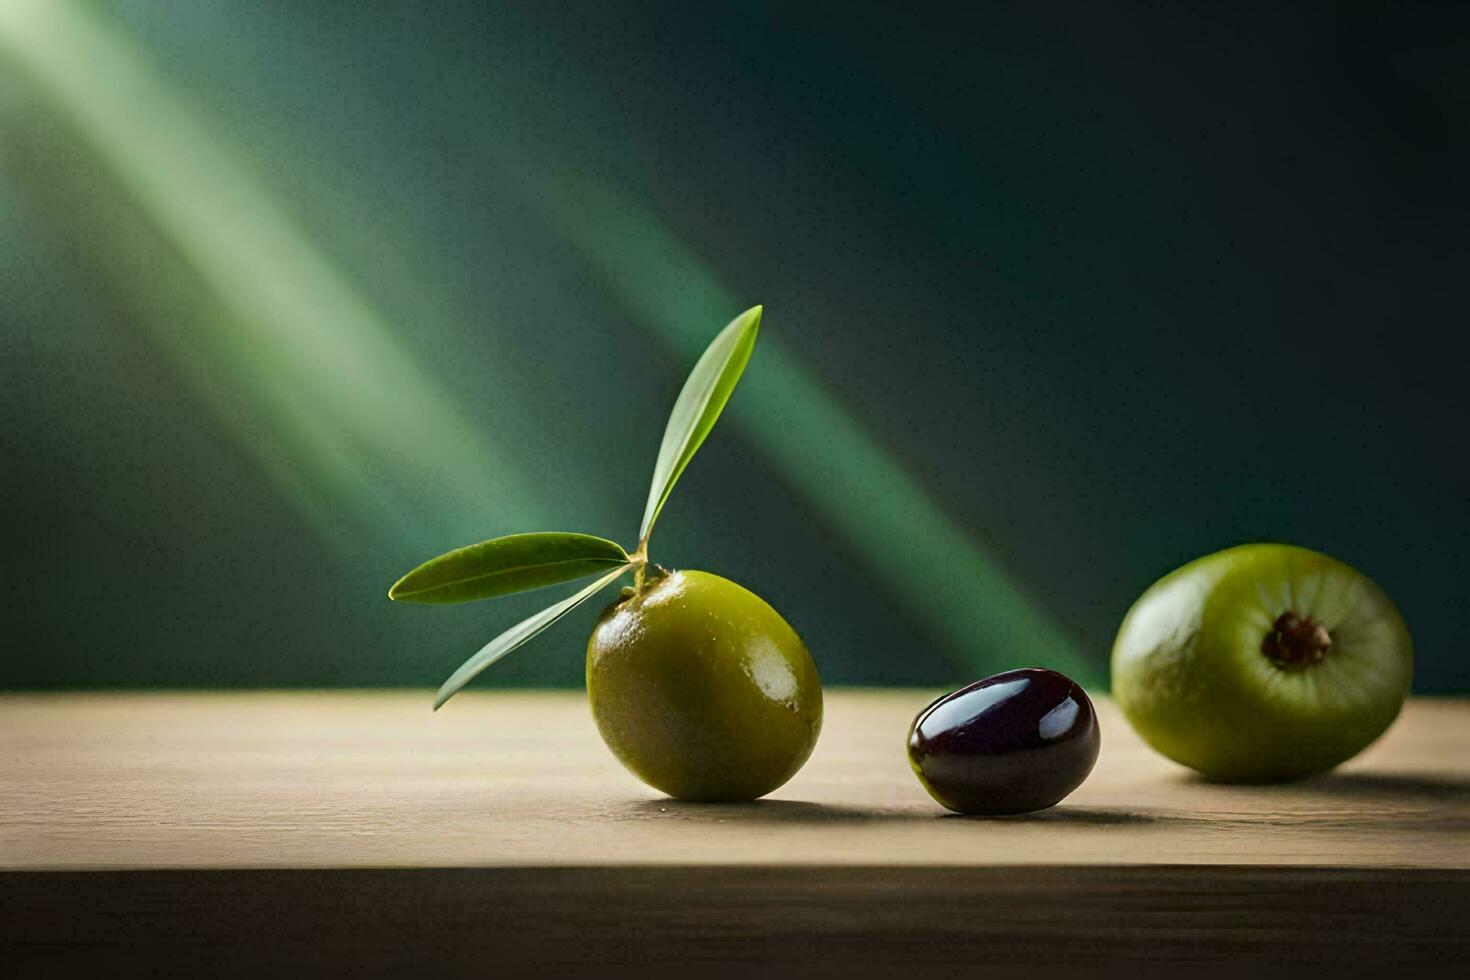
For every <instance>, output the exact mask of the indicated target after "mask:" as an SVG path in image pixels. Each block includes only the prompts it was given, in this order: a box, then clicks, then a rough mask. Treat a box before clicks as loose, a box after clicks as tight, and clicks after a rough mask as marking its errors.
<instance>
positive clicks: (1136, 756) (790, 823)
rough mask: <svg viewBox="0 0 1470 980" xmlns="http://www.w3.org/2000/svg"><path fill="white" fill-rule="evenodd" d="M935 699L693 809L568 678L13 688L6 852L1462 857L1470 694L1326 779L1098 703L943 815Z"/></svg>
mask: <svg viewBox="0 0 1470 980" xmlns="http://www.w3.org/2000/svg"><path fill="white" fill-rule="evenodd" d="M928 696H929V692H918V691H916V692H835V693H833V694H830V695H829V697H828V708H827V720H826V726H825V731H824V732H823V735H822V738H821V741H820V743H819V745H818V747H817V750H816V753H815V754H814V755H813V757H812V760H811V761H810V762H809V763H808V764H807V766H806V768H805V769H804V770H803V771H802V772H801V773H799V774H798V775H797V777H796V778H795V779H793V780H792V781H791V782H790V783H788V784H787V785H786V786H785V787H783V788H782V789H781V790H779V791H778V792H777V793H775V794H774V795H773V796H772V797H771V798H769V799H767V800H765V801H762V802H759V803H756V804H745V805H709V804H681V803H677V802H675V801H672V800H669V799H666V798H662V797H660V796H659V795H658V794H657V793H655V792H653V791H652V790H649V789H647V788H646V787H644V786H643V785H642V784H640V783H638V782H637V781H636V780H634V779H633V778H632V777H631V776H629V775H628V774H627V773H625V772H624V771H623V770H622V768H621V767H620V766H619V765H618V764H617V763H616V762H615V761H614V760H613V759H612V757H611V756H610V755H609V754H608V753H607V751H606V749H604V748H603V746H602V743H601V741H600V740H599V739H598V736H597V733H596V731H595V729H594V728H593V726H592V723H591V720H590V718H589V717H588V714H587V711H586V707H585V704H584V703H583V700H582V697H581V696H580V695H575V694H568V693H529V694H485V693H474V694H468V695H466V696H465V697H464V698H461V699H459V700H456V701H455V702H454V703H452V704H451V705H449V706H448V707H447V708H445V709H444V710H443V711H441V712H439V713H438V714H433V713H431V712H430V711H429V707H428V705H429V701H428V698H427V697H426V696H425V695H424V694H423V693H418V692H412V693H367V692H362V693H331V694H326V693H285V694H282V693H269V694H219V695H211V694H156V695H155V694H148V695H67V696H41V695H36V696H8V697H5V698H0V867H8V868H26V869H57V868H68V869H84V868H189V867H198V868H220V867H232V868H337V867H456V866H518V865H519V866H533V867H540V866H546V865H558V864H559V865H569V864H570V865H607V864H637V865H644V864H666V865H667V864H674V865H678V864H763V865H771V864H814V863H815V864H861V865H874V864H893V865H942V864H960V865H975V866H990V865H997V864H1109V865H1117V864H1136V863H1143V864H1199V863H1205V864H1210V863H1224V864H1270V865H1291V864H1300V865H1319V866H1324V867H1385V866H1399V867H1424V868H1447V867H1448V868H1466V867H1470V847H1467V846H1466V845H1467V841H1470V837H1467V834H1470V704H1467V703H1466V702H1464V701H1427V700H1420V701H1415V702H1413V703H1412V704H1411V705H1410V706H1409V707H1408V708H1407V709H1406V710H1405V712H1404V715H1403V716H1402V717H1401V718H1400V719H1399V721H1398V723H1397V724H1396V725H1395V726H1394V727H1393V729H1392V730H1391V731H1390V732H1389V733H1388V735H1386V736H1385V737H1384V738H1383V739H1382V740H1381V741H1380V742H1379V743H1378V744H1377V745H1375V746H1373V747H1372V748H1370V749H1369V750H1368V751H1367V752H1366V753H1364V754H1363V755H1362V756H1360V757H1359V758H1358V759H1355V760H1353V761H1352V762H1351V763H1349V764H1348V765H1346V766H1344V767H1342V769H1340V770H1339V771H1338V772H1336V773H1333V774H1331V775H1327V776H1323V777H1319V778H1317V779H1315V780H1311V781H1309V782H1306V783H1301V784H1296V785H1288V786H1268V787H1244V786H1220V785H1211V784H1209V783H1206V782H1203V781H1201V780H1199V779H1198V778H1197V777H1195V776H1193V775H1192V774H1190V773H1189V772H1188V771H1187V770H1185V769H1182V768H1181V767H1178V766H1176V765H1174V764H1172V763H1170V762H1168V761H1166V760H1164V759H1162V758H1160V757H1159V756H1158V755H1156V754H1155V753H1153V752H1152V751H1150V750H1149V749H1147V747H1145V746H1144V745H1143V744H1142V743H1141V742H1140V741H1139V740H1138V739H1137V737H1136V736H1134V735H1133V733H1132V732H1131V731H1130V730H1129V728H1128V726H1127V725H1126V724H1125V723H1124V722H1123V721H1122V719H1121V718H1120V717H1119V716H1118V714H1117V712H1116V710H1115V709H1114V708H1113V707H1112V706H1111V705H1110V704H1108V703H1107V702H1106V701H1101V702H1099V705H1098V710H1099V713H1100V718H1101V725H1102V730H1103V750H1102V755H1101V758H1100V759H1099V761H1098V765H1097V769H1096V770H1095V771H1094V773H1093V775H1092V777H1091V778H1090V779H1089V780H1088V781H1087V782H1086V783H1085V784H1084V785H1083V786H1082V787H1081V788H1080V789H1079V790H1078V791H1077V792H1076V793H1074V794H1073V795H1072V796H1071V797H1069V798H1068V799H1067V800H1066V801H1065V802H1064V803H1063V804H1062V805H1061V806H1058V807H1056V808H1055V809H1053V810H1050V811H1046V812H1043V813H1039V814H1034V815H1031V816H1026V817H1016V818H1006V819H993V818H991V819H983V818H964V817H955V816H950V815H948V814H947V813H946V811H944V810H942V809H940V808H939V807H938V806H937V805H935V804H934V803H933V801H931V800H930V799H929V797H928V796H927V795H925V793H924V791H923V790H922V789H921V788H920V787H919V785H918V783H917V782H916V781H915V780H914V778H913V775H912V774H911V773H910V771H909V768H908V763H907V760H906V758H905V755H904V750H903V741H904V735H905V732H906V730H907V726H908V723H909V721H910V719H911V717H912V715H913V714H914V712H915V711H917V710H918V708H920V707H922V706H923V705H924V704H925V703H927V699H928Z"/></svg>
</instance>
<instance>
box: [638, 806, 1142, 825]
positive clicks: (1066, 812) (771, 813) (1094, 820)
mask: <svg viewBox="0 0 1470 980" xmlns="http://www.w3.org/2000/svg"><path fill="white" fill-rule="evenodd" d="M627 813H628V816H630V817H632V818H634V819H674V820H697V821H703V822H714V823H722V822H730V823H762V824H788V825H795V824H863V823H873V824H876V823H903V822H914V821H924V820H934V819H952V820H974V821H985V820H997V821H1004V822H1006V823H1024V822H1035V823H1038V824H1056V825H1066V826H1089V825H1090V826H1109V825H1116V824H1138V823H1159V822H1163V821H1167V820H1169V819H1171V818H1170V817H1166V816H1158V815H1150V814H1143V813H1132V812H1129V811H1126V810H1109V809H1104V808H1101V807H1079V806H1067V805H1066V804H1063V805H1061V806H1056V807H1052V808H1051V809H1049V810H1041V811H1038V812H1037V813H1023V814H1018V815H1014V816H1004V817H980V816H967V815H965V814H961V813H949V812H948V811H945V810H941V809H940V808H939V807H937V806H936V807H934V808H933V809H932V810H929V809H924V810H908V809H903V810H899V809H892V810H883V809H867V808H863V807H851V806H834V805H830V804H826V803H813V802H810V801H806V800H755V801H752V802H750V803H687V802H683V801H680V800H637V801H633V802H630V803H629V804H628V805H627Z"/></svg>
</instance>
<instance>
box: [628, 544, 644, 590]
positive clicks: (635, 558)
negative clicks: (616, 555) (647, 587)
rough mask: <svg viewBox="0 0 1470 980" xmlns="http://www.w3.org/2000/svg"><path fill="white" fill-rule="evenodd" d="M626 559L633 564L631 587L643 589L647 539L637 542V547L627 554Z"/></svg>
mask: <svg viewBox="0 0 1470 980" xmlns="http://www.w3.org/2000/svg"><path fill="white" fill-rule="evenodd" d="M628 561H629V562H631V563H632V564H633V588H634V589H635V590H636V591H638V592H642V591H643V573H644V572H646V571H647V570H648V539H647V538H644V539H643V540H642V541H639V542H638V547H637V549H636V550H635V551H634V552H633V553H632V554H631V555H629V556H628Z"/></svg>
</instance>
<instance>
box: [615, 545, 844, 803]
mask: <svg viewBox="0 0 1470 980" xmlns="http://www.w3.org/2000/svg"><path fill="white" fill-rule="evenodd" d="M587 695H588V699H589V701H590V702H591V706H592V717H593V719H594V720H595V721H596V722H597V729H598V731H599V732H600V733H601V734H602V739H603V741H604V742H606V743H607V747H608V748H609V749H611V750H612V753H613V755H615V756H617V757H618V760H619V761H620V762H622V764H623V765H624V766H626V767H627V768H628V769H629V771H631V772H632V773H633V775H635V776H637V777H638V778H639V779H641V780H643V781H644V782H645V783H647V784H648V785H650V786H652V787H653V788H654V789H657V790H660V791H662V792H664V793H667V794H668V795H669V796H672V797H675V798H676V799H681V800H699V801H711V802H712V801H738V800H753V799H756V798H758V797H761V796H764V795H766V794H767V793H769V792H771V791H772V790H774V789H776V788H777V787H778V786H780V785H781V784H782V783H784V782H786V781H787V780H788V779H790V778H791V777H792V776H794V775H795V774H796V771H797V770H798V769H800V768H801V766H802V764H803V763H805V762H806V760H807V757H808V756H810V755H811V752H812V748H813V747H814V746H815V745H816V742H817V735H818V734H819V733H820V732H821V730H822V682H821V680H820V678H819V677H818V676H817V667H816V664H814V663H813V662H812V658H811V655H810V654H809V653H808V652H807V649H806V645H805V644H803V643H802V641H801V637H799V636H797V635H796V631H795V630H793V629H792V628H791V626H790V625H788V624H787V622H786V620H784V619H782V618H781V616H780V614H779V613H777V612H776V610H774V609H772V608H771V607H770V606H769V605H767V604H766V603H765V601H764V600H762V599H761V598H760V597H759V596H757V595H756V594H755V593H753V592H750V591H748V590H746V589H743V588H741V587H740V586H739V585H736V584H735V583H734V582H731V581H729V580H728V579H724V578H721V577H719V576H718V575H711V574H709V573H708V572H695V571H683V572H670V573H667V574H665V575H664V576H663V577H662V578H658V579H656V580H654V581H652V582H650V583H649V584H646V585H645V586H644V588H643V590H642V591H641V592H638V593H636V594H634V595H632V596H631V597H628V598H625V599H622V600H620V601H618V602H615V603H613V604H612V605H611V606H609V607H608V608H607V610H606V611H605V612H604V613H603V614H602V617H601V618H600V619H599V620H598V622H597V626H596V627H595V628H594V629H593V631H592V636H591V637H590V638H589V639H588V641H587Z"/></svg>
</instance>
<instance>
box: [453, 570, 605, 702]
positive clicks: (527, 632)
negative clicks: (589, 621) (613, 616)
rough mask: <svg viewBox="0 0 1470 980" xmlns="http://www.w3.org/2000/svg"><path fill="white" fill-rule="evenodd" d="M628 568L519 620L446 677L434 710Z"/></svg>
mask: <svg viewBox="0 0 1470 980" xmlns="http://www.w3.org/2000/svg"><path fill="white" fill-rule="evenodd" d="M631 567H632V565H622V566H620V567H619V568H616V569H614V570H613V571H611V572H609V573H608V574H606V575H604V576H603V577H602V578H600V579H598V580H597V581H596V582H593V583H592V584H591V585H589V586H587V587H586V588H585V589H583V590H582V591H581V592H578V593H577V594H576V595H573V596H570V597H568V598H566V599H563V600H562V601H561V602H558V603H557V604H556V605H554V606H551V607H550V608H547V609H543V610H541V611H540V612H538V613H537V614H536V615H534V616H532V617H530V618H529V619H524V620H522V621H521V622H519V623H517V624H516V625H514V626H512V627H511V628H510V629H508V630H506V631H505V632H504V633H501V634H500V635H499V636H497V637H496V638H495V639H493V640H491V641H490V642H489V643H487V644H485V645H484V646H483V647H481V648H480V652H479V653H477V654H475V655H474V656H473V657H471V658H470V659H468V660H466V661H465V662H464V663H463V664H462V665H461V666H460V668H459V670H456V671H455V672H454V673H453V674H451V675H450V676H449V680H447V681H445V682H444V686H442V687H440V688H439V693H438V694H437V695H435V697H434V710H435V711H438V710H439V708H440V707H441V706H442V705H443V704H444V702H445V701H448V700H449V699H450V698H452V697H454V696H455V695H456V694H458V693H459V691H460V689H461V688H462V687H464V686H465V685H466V684H468V683H469V682H470V681H472V680H474V678H475V676H476V675H477V674H479V673H480V671H482V670H484V669H485V668H486V667H489V666H490V665H491V664H493V663H495V661H497V660H499V659H500V658H501V657H503V656H505V655H506V654H507V653H510V652H511V651H512V650H514V649H515V648H516V647H518V646H520V645H521V644H523V643H525V642H526V641H528V640H531V639H534V638H535V637H536V636H537V635H538V634H539V633H541V632H542V631H543V630H545V629H546V628H547V627H548V626H550V625H551V624H552V623H555V622H556V621H557V620H558V619H561V618H562V617H563V616H565V615H566V614H567V613H569V612H571V611H572V610H573V609H576V608H577V607H578V606H580V605H581V604H582V603H584V602H586V601H587V600H588V599H590V598H592V596H593V595H595V594H596V593H597V592H598V591H600V590H601V589H603V588H605V587H606V586H607V585H609V584H610V583H611V582H612V581H613V580H614V579H616V578H617V577H618V576H619V575H621V574H623V573H624V572H625V571H627V570H628V569H629V568H631Z"/></svg>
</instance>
